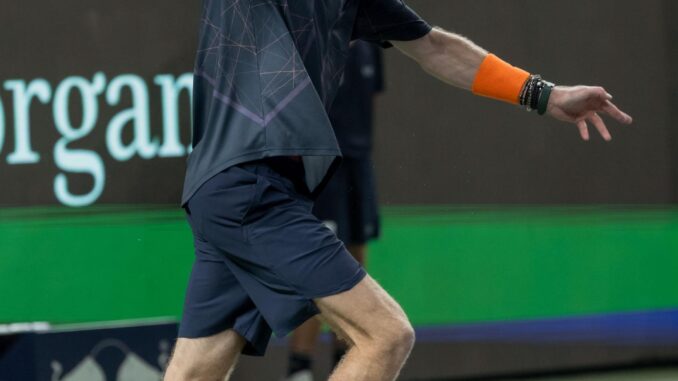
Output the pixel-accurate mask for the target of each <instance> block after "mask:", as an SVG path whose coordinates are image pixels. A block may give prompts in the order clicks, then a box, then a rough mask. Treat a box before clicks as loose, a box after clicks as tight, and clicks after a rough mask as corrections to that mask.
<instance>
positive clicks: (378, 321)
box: [316, 276, 414, 381]
mask: <svg viewBox="0 0 678 381" xmlns="http://www.w3.org/2000/svg"><path fill="white" fill-rule="evenodd" d="M316 305H317V306H318V308H319V309H320V312H321V316H322V318H323V319H324V320H325V321H327V323H328V324H329V325H330V326H331V327H332V329H333V330H334V331H335V332H336V333H337V334H338V335H339V336H340V337H342V338H343V339H344V340H346V341H347V343H348V345H349V348H350V349H349V351H348V353H347V354H346V356H345V357H344V358H343V360H342V361H341V363H340V364H339V366H338V367H337V368H336V369H335V371H334V373H333V374H332V376H331V377H330V381H347V380H351V381H391V380H395V379H396V378H397V377H398V374H400V370H401V369H402V367H403V365H404V364H405V361H407V358H408V356H409V354H410V351H411V350H412V346H413V345H414V330H413V329H412V326H411V325H410V323H409V321H408V320H407V316H405V313H404V312H403V310H402V308H400V306H399V305H398V303H396V302H395V300H393V298H391V296H390V295H388V294H387V293H386V291H384V289H383V288H381V286H379V285H378V284H377V282H375V281H374V280H373V279H372V278H371V277H370V276H367V277H366V278H365V279H364V280H363V281H361V282H360V283H359V284H358V285H357V286H355V287H354V288H353V289H351V290H350V291H347V292H344V293H341V294H338V295H333V296H329V297H326V298H320V299H317V300H316Z"/></svg>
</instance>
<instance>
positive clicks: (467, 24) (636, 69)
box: [375, 0, 678, 204]
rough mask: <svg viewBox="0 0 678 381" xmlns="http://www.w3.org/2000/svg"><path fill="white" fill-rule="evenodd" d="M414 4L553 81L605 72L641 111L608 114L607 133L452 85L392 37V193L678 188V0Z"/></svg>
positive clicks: (383, 179)
mask: <svg viewBox="0 0 678 381" xmlns="http://www.w3.org/2000/svg"><path fill="white" fill-rule="evenodd" d="M409 4H410V5H411V6H412V7H413V8H415V9H416V10H417V11H418V12H420V14H421V15H422V16H424V17H425V18H426V19H428V20H429V21H431V22H432V23H434V24H436V25H439V26H442V27H445V28H446V29H448V30H451V31H455V32H458V33H462V34H464V35H466V36H468V37H469V38H471V39H472V40H474V41H475V42H477V43H478V44H480V45H481V46H483V47H485V48H486V49H488V50H490V51H492V52H494V53H495V54H497V55H499V56H500V57H503V58H505V59H506V60H508V61H509V62H511V63H513V64H515V65H517V66H521V67H524V68H526V69H528V70H530V71H532V72H536V73H540V74H542V75H543V76H544V77H545V78H547V79H549V80H552V81H554V82H556V83H559V84H600V85H604V86H605V87H606V88H607V89H608V90H609V91H610V92H611V93H612V94H614V95H615V101H616V102H617V104H618V105H619V106H620V107H622V108H623V109H625V110H626V111H628V112H629V113H630V114H631V115H633V116H634V117H635V120H636V122H635V125H633V126H631V127H626V126H619V125H617V124H615V123H610V124H609V127H610V130H611V132H612V134H613V136H614V140H613V142H612V143H610V144H605V143H604V142H603V141H602V139H600V138H599V137H598V136H595V137H594V138H593V139H592V141H591V142H589V143H584V142H582V141H581V140H580V139H579V138H578V133H577V131H576V129H575V128H574V127H571V126H569V125H566V124H563V123H560V122H556V121H553V120H549V119H545V118H540V117H538V116H536V115H534V114H528V113H526V112H524V111H522V110H519V109H514V108H512V107H511V106H507V105H503V104H499V103H496V102H494V101H487V100H483V99H477V98H476V97H472V96H469V95H468V94H467V93H465V92H463V91H459V90H457V89H453V88H449V87H446V86H443V85H441V84H439V83H438V82H437V81H436V80H434V79H432V78H430V77H428V76H427V75H426V74H424V73H422V72H421V71H419V70H417V68H416V67H415V65H414V64H413V63H412V62H409V60H408V59H406V58H404V57H402V56H401V55H400V54H399V53H398V52H396V51H395V50H392V51H390V52H388V53H387V60H386V62H387V64H388V67H387V76H388V78H387V84H388V86H389V92H387V93H386V94H385V95H384V96H383V98H382V99H381V100H380V101H379V102H378V105H379V111H378V113H377V115H378V122H377V125H378V126H377V142H378V143H379V146H378V147H377V149H376V155H375V157H376V162H377V168H378V170H379V185H380V188H381V189H380V191H381V196H382V201H383V202H384V203H387V204H391V203H394V204H399V203H667V202H671V201H676V196H675V191H673V195H672V186H671V184H672V183H674V182H675V181H674V180H672V179H671V174H672V173H673V174H674V175H673V176H674V179H675V170H673V169H672V167H675V163H676V156H678V149H677V148H678V146H677V145H676V142H675V139H674V135H675V127H676V119H673V123H672V122H671V111H672V110H673V112H674V113H675V109H676V107H677V106H678V104H677V103H676V98H675V93H676V92H675V89H676V76H675V74H674V73H675V68H676V57H675V50H676V44H678V41H677V39H676V37H677V36H678V35H677V34H676V27H675V20H677V19H678V12H676V9H677V8H678V7H677V6H676V5H675V2H671V1H665V2H663V1H660V0H650V1H635V0H629V1H619V0H600V1H587V0H572V1H543V0H524V1H501V0H468V1H424V0H410V1H409ZM669 50H671V51H672V54H673V56H672V57H673V58H672V59H673V61H672V62H673V64H671V63H670V61H669ZM671 84H672V86H673V87H672V88H671V87H670V86H671ZM670 91H673V94H674V98H669V97H667V94H669V92H670ZM674 115H675V114H674ZM674 118H675V116H674Z"/></svg>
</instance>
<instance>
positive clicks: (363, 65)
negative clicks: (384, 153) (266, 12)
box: [330, 41, 384, 158]
mask: <svg viewBox="0 0 678 381" xmlns="http://www.w3.org/2000/svg"><path fill="white" fill-rule="evenodd" d="M340 83H341V84H340V86H339V91H338V92H337V96H336V98H335V100H334V103H333V104H332V108H331V109H330V121H331V122H332V127H334V133H335V135H336V136H337V140H338V141H339V148H341V153H342V155H343V156H344V157H353V158H362V157H365V156H369V155H370V153H371V151H372V123H373V114H374V112H373V110H374V96H375V95H376V94H378V93H380V92H382V91H383V90H384V71H383V65H382V52H381V49H380V48H379V47H378V46H377V45H375V44H373V43H369V42H364V41H356V42H355V43H353V44H352V45H351V49H350V51H349V57H348V60H347V61H346V69H345V70H344V76H343V77H342V79H341V82H340Z"/></svg>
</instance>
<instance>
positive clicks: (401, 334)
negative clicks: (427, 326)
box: [388, 321, 415, 357]
mask: <svg viewBox="0 0 678 381" xmlns="http://www.w3.org/2000/svg"><path fill="white" fill-rule="evenodd" d="M394 332H395V333H393V335H392V339H391V342H390V343H388V344H389V345H390V346H391V347H392V348H394V350H395V351H396V352H398V354H400V355H401V356H405V357H407V356H409V354H410V352H411V351H412V348H413V347H414V341H415V333H414V328H413V327H412V324H410V322H409V321H405V322H402V323H401V324H399V326H398V327H397V328H396V330H395V331H394Z"/></svg>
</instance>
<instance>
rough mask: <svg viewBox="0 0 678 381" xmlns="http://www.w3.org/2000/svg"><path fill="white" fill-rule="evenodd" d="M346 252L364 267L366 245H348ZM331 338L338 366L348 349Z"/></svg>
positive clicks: (334, 359)
mask: <svg viewBox="0 0 678 381" xmlns="http://www.w3.org/2000/svg"><path fill="white" fill-rule="evenodd" d="M347 249H348V251H349V252H350V253H351V255H353V258H355V260H356V261H358V263H360V265H361V266H363V267H366V260H367V245H366V244H357V245H356V244H354V245H348V246H347ZM332 336H333V338H332V339H333V340H332V341H333V345H332V346H333V348H334V349H333V351H334V353H333V355H332V356H333V361H334V362H333V364H334V365H337V364H339V360H340V359H341V358H342V357H344V355H345V354H346V351H347V350H348V347H347V346H346V343H345V342H343V341H342V340H339V339H338V338H337V335H332Z"/></svg>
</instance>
